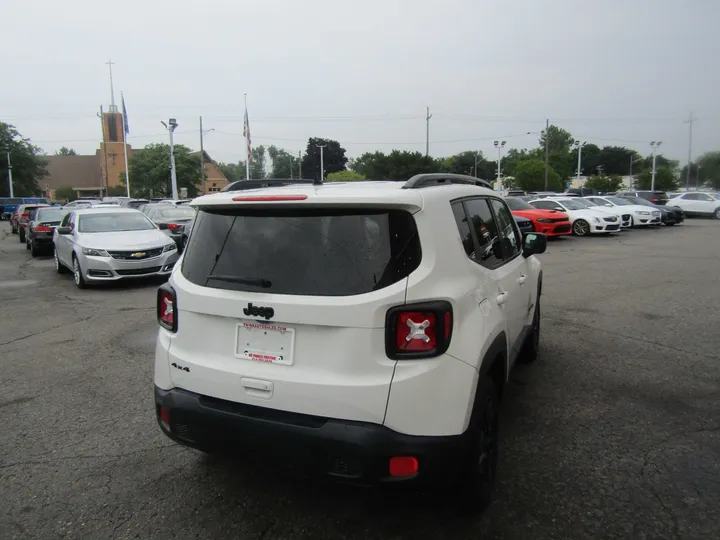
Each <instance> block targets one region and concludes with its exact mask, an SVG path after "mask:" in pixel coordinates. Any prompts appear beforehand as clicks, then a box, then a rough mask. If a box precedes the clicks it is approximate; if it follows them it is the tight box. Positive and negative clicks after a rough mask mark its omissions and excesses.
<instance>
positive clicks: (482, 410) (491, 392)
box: [458, 375, 500, 513]
mask: <svg viewBox="0 0 720 540" xmlns="http://www.w3.org/2000/svg"><path fill="white" fill-rule="evenodd" d="M477 396H478V397H477V400H478V401H477V402H476V406H475V407H476V408H475V411H474V412H473V420H472V422H473V423H472V426H471V429H472V430H473V432H472V433H473V435H472V437H473V440H472V448H471V451H470V454H469V455H468V457H467V458H466V459H467V462H466V465H465V469H466V471H467V473H466V474H465V475H464V478H463V479H462V486H461V487H462V489H461V490H460V493H458V495H460V497H461V502H462V505H463V508H464V509H465V510H468V511H472V512H474V513H477V512H482V511H483V510H484V509H485V508H486V507H487V506H488V504H490V501H491V499H492V490H493V485H494V484H495V474H496V470H497V461H498V412H499V408H500V396H499V394H498V389H497V388H496V387H495V383H494V382H493V380H492V379H491V378H490V377H488V376H487V375H485V376H483V377H482V378H481V379H480V381H478V388H477Z"/></svg>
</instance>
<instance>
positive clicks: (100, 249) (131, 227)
mask: <svg viewBox="0 0 720 540" xmlns="http://www.w3.org/2000/svg"><path fill="white" fill-rule="evenodd" d="M53 246H54V251H55V269H56V270H57V271H58V273H65V272H67V271H68V270H70V271H71V272H72V273H73V276H74V278H75V284H76V285H77V286H78V287H79V288H83V287H84V286H85V285H86V284H87V283H89V282H102V281H117V280H120V279H127V278H136V277H147V276H167V275H170V273H171V272H172V269H173V266H174V265H175V262H176V261H177V259H178V251H177V245H176V244H175V242H173V241H172V240H171V239H170V238H168V236H167V235H165V234H164V233H163V232H162V231H160V229H158V227H157V226H156V225H155V224H154V223H153V222H152V221H150V220H149V219H148V218H147V217H146V216H145V215H144V214H143V213H142V212H139V211H138V210H133V209H131V208H117V207H116V208H112V207H110V208H83V209H77V210H73V211H71V212H70V213H69V214H67V215H66V216H65V218H64V219H63V221H62V223H61V224H60V226H59V227H57V228H56V229H55V231H54V232H53Z"/></svg>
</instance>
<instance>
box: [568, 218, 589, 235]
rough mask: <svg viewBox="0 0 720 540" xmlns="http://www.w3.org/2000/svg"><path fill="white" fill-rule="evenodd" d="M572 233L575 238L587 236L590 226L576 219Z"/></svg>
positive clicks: (582, 220)
mask: <svg viewBox="0 0 720 540" xmlns="http://www.w3.org/2000/svg"><path fill="white" fill-rule="evenodd" d="M572 231H573V234H574V235H575V236H587V235H588V234H590V225H589V224H588V222H587V221H585V220H584V219H576V220H575V223H573V226H572Z"/></svg>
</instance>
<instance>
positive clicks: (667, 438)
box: [0, 220, 720, 540]
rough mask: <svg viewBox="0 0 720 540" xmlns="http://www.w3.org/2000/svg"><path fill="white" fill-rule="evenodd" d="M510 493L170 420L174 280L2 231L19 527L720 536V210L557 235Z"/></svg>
mask: <svg viewBox="0 0 720 540" xmlns="http://www.w3.org/2000/svg"><path fill="white" fill-rule="evenodd" d="M541 259H542V262H543V264H544V269H545V270H544V273H545V279H544V296H543V334H542V338H541V346H542V352H541V355H540V358H539V360H538V362H537V363H535V364H534V365H532V366H529V367H520V368H518V369H517V370H516V371H515V373H514V375H513V378H512V381H511V383H510V385H509V389H508V392H507V394H506V397H505V401H504V410H503V418H502V426H501V428H502V446H501V458H500V469H499V477H498V482H497V488H496V493H495V499H494V502H493V504H492V505H491V506H490V508H489V509H488V511H487V512H486V513H485V514H484V515H482V516H479V517H471V518H470V517H466V516H461V515H458V514H457V513H456V512H454V511H453V510H452V509H451V508H448V507H447V505H443V504H441V503H442V501H441V500H438V498H437V497H425V498H416V497H411V496H406V495H400V494H398V493H395V492H392V493H388V492H385V491H378V490H367V489H356V488H347V487H341V486H334V485H324V484H317V483H308V482H304V481H301V480H298V479H290V478H284V477H278V476H277V475H274V474H273V473H272V471H268V470H266V469H262V468H257V467H255V466H250V465H247V464H243V463H236V462H233V461H228V460H226V459H219V458H209V457H206V456H204V455H202V454H200V453H198V452H195V451H193V450H189V449H185V448H182V447H179V446H178V445H176V444H174V443H173V442H171V441H170V440H169V439H167V438H165V437H164V436H163V435H162V434H161V433H160V431H159V429H158V427H157V425H156V423H155V418H154V412H153V394H152V390H153V383H152V363H153V351H154V338H155V334H156V321H155V311H154V310H155V288H156V287H157V283H153V282H140V283H134V284H129V285H124V286H113V287H103V288H91V289H88V290H83V291H80V290H78V289H76V288H75V285H74V284H73V281H72V279H71V278H70V277H69V276H67V275H58V274H56V273H55V271H54V267H53V262H52V259H51V258H50V257H49V256H48V257H43V258H38V259H32V258H31V257H30V253H29V251H26V250H25V247H24V245H23V244H20V243H19V242H18V240H17V237H16V236H14V235H11V234H10V228H9V226H8V223H7V222H2V223H0V309H1V310H2V315H0V320H1V321H2V324H1V325H0V538H3V539H15V538H17V539H24V538H73V539H80V538H99V539H108V538H141V539H146V538H163V539H165V538H178V539H185V538H198V539H216V538H217V539H219V538H228V539H230V538H232V539H270V538H273V539H274V538H294V539H305V538H307V539H311V538H312V539H318V538H333V539H405V538H407V539H413V540H418V539H424V538H427V539H438V538H452V539H463V538H508V539H514V538H517V539H528V538H533V539H538V538H573V539H577V538H653V539H659V538H698V539H700V538H702V539H709V538H720V513H718V511H717V509H718V508H720V399H719V398H720V353H719V352H718V351H719V349H720V331H719V329H720V314H718V306H720V272H719V271H718V268H719V263H720V222H716V221H711V220H689V221H687V222H685V223H684V224H682V225H680V226H677V227H672V228H662V229H654V230H647V231H642V230H640V231H628V232H624V233H622V234H620V235H618V236H615V237H608V238H605V237H603V238H580V239H578V238H564V239H560V240H557V241H553V242H551V243H550V245H549V247H548V252H547V253H546V254H544V255H542V256H541Z"/></svg>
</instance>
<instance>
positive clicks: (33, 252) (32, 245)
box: [30, 241, 40, 257]
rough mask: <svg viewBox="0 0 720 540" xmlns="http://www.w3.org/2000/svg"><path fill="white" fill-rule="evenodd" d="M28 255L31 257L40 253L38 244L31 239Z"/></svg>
mask: <svg viewBox="0 0 720 540" xmlns="http://www.w3.org/2000/svg"><path fill="white" fill-rule="evenodd" d="M30 255H32V256H33V257H37V256H38V255H40V248H38V245H37V244H36V243H35V242H33V241H31V242H30Z"/></svg>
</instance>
